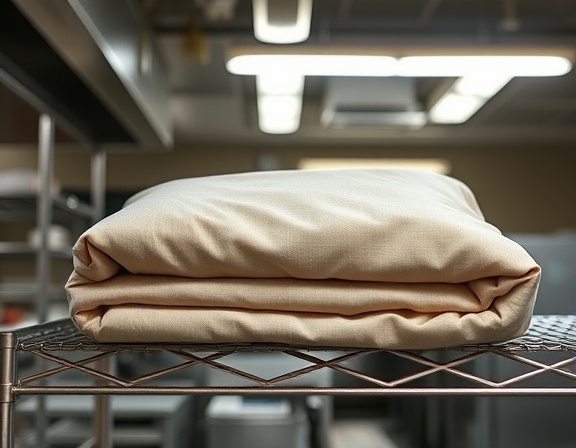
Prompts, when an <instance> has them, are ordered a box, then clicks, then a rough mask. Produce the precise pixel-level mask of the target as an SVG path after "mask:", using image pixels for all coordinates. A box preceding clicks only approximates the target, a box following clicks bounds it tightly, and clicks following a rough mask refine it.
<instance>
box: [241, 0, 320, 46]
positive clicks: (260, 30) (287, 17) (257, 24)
mask: <svg viewBox="0 0 576 448" xmlns="http://www.w3.org/2000/svg"><path fill="white" fill-rule="evenodd" d="M252 9H253V17H254V37H256V39H258V40H259V41H261V42H266V43H269V44H293V43H297V42H303V41H305V40H306V39H308V36H309V35H310V23H311V21H312V0H252Z"/></svg>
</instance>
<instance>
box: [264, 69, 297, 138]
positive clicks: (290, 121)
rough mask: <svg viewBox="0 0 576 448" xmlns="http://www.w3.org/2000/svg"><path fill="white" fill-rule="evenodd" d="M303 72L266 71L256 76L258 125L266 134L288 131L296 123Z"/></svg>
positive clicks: (286, 132) (292, 128)
mask: <svg viewBox="0 0 576 448" xmlns="http://www.w3.org/2000/svg"><path fill="white" fill-rule="evenodd" d="M303 90H304V76H301V75H294V74H292V73H285V72H281V71H279V72H275V73H273V72H269V73H266V74H263V75H258V76H257V77H256V92H257V94H258V126H259V127H260V130H261V131H262V132H266V133H267V134H291V133H293V132H296V130H298V127H299V126H300V114H301V112H302V91H303Z"/></svg>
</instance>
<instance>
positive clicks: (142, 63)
mask: <svg viewBox="0 0 576 448" xmlns="http://www.w3.org/2000/svg"><path fill="white" fill-rule="evenodd" d="M13 3H14V4H15V5H16V6H17V8H18V10H19V11H20V12H21V14H22V15H23V16H24V17H25V18H26V20H27V21H28V22H29V24H30V25H32V26H30V25H27V27H26V28H27V29H26V30H20V34H21V37H23V38H24V39H25V40H26V39H28V38H29V37H28V36H27V35H26V34H25V32H26V33H27V34H34V32H35V33H36V37H34V39H33V41H34V42H33V43H30V45H29V46H23V47H22V50H23V53H24V54H25V55H26V58H27V59H30V58H35V61H36V63H35V64H32V66H31V67H27V68H25V69H24V70H21V69H20V68H19V67H18V63H16V64H12V65H16V67H15V70H11V72H12V74H11V78H12V80H15V81H16V82H21V80H22V79H27V78H34V79H33V82H31V83H29V82H27V81H25V82H23V83H22V84H23V85H24V87H25V88H26V89H28V90H31V91H33V93H34V95H36V96H37V97H39V98H41V99H42V100H43V101H42V102H43V103H44V104H45V105H46V106H47V107H49V108H51V109H56V112H57V114H58V115H59V116H60V117H61V118H63V119H64V120H65V121H67V122H68V123H69V124H71V125H72V126H73V127H74V128H75V129H80V132H81V133H82V134H84V135H85V136H87V139H88V140H91V141H95V142H103V143H125V142H127V141H128V142H131V143H136V144H138V145H139V146H152V147H159V146H161V147H168V146H170V145H171V144H172V129H171V122H170V114H169V108H168V93H169V92H168V85H167V81H166V75H165V69H164V67H163V64H162V61H161V59H160V57H159V53H158V51H157V50H156V48H155V45H154V40H153V37H152V34H151V32H150V30H149V29H148V28H147V26H146V23H145V21H144V18H143V16H142V15H141V13H140V10H139V8H138V3H137V2H136V1H132V0H128V1H118V0H13ZM14 9H15V10H16V8H14ZM3 14H4V11H3ZM19 20H20V21H22V22H23V20H22V18H19ZM14 32H15V33H16V32H17V31H14ZM42 41H44V42H42ZM1 50H2V49H1V48H0V56H1V53H2V52H1ZM12 54H13V56H14V55H17V51H13V52H12ZM7 59H9V58H7ZM13 59H14V58H12V61H8V62H9V63H12V62H13ZM16 59H18V57H17V56H16ZM2 62H3V61H2V60H0V63H2ZM28 65H30V64H28ZM13 68H14V67H13ZM59 76H62V80H66V79H67V80H69V82H70V83H72V84H73V85H74V88H75V89H76V90H77V91H78V92H82V95H83V97H84V99H85V102H79V101H78V100H75V99H74V98H71V97H72V96H74V90H72V91H68V93H67V92H66V87H65V86H61V85H59V84H58V79H59ZM46 78H50V82H46V81H47V80H46ZM44 85H46V87H44ZM54 89H56V91H57V90H58V89H60V90H62V89H64V92H61V93H62V94H61V95H54V94H52V93H51V92H53V91H54ZM37 92H39V93H40V95H38V94H37ZM51 97H53V98H51ZM52 100H54V101H52ZM58 103H62V104H63V107H61V105H59V104H58ZM78 103H80V104H78ZM54 104H56V106H54ZM102 121H103V122H104V123H102ZM106 123H107V125H106ZM113 128H115V129H114V130H113V131H112V130H111V129H113Z"/></svg>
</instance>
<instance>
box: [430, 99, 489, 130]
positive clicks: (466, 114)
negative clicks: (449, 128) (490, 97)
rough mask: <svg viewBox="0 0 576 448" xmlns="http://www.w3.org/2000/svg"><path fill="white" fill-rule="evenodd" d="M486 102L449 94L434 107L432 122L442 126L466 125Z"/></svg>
mask: <svg viewBox="0 0 576 448" xmlns="http://www.w3.org/2000/svg"><path fill="white" fill-rule="evenodd" d="M484 102H485V100H484V99H483V98H481V97H478V96H466V95H458V94H457V93H448V94H446V95H444V96H443V97H442V98H440V100H438V101H437V102H436V104H434V106H432V108H431V109H430V113H429V116H430V120H432V121H433V122H434V123H442V124H457V123H464V122H465V121H466V120H468V119H469V118H470V117H471V116H472V115H474V114H475V113H476V111H477V110H478V109H480V108H481V107H482V105H483V104H484Z"/></svg>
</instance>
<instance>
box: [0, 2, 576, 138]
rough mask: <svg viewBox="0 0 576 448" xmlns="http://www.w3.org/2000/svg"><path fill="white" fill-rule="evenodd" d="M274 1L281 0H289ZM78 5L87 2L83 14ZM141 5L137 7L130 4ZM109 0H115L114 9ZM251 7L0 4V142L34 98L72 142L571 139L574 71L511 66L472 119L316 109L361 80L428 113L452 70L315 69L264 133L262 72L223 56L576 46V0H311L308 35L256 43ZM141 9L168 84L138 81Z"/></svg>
mask: <svg viewBox="0 0 576 448" xmlns="http://www.w3.org/2000/svg"><path fill="white" fill-rule="evenodd" d="M268 1H269V2H276V4H283V5H285V4H287V2H289V1H295V0H268ZM82 7H83V8H84V11H85V12H86V13H88V14H78V10H77V8H82ZM134 7H136V8H137V12H138V13H137V14H132V13H133V12H134V11H136V9H134ZM112 9H114V10H115V11H117V12H115V13H114V14H112V15H111V13H110V11H111V10H112ZM142 13H143V14H142ZM86 17H88V19H89V20H93V21H94V22H93V23H96V24H97V25H98V26H97V27H96V28H97V30H96V31H102V32H104V31H107V32H108V34H107V38H106V39H109V40H108V42H112V41H113V42H114V43H115V44H116V45H117V47H116V50H117V51H124V50H126V48H124V47H123V45H125V44H126V42H130V45H132V46H131V47H130V48H129V52H128V53H126V51H124V53H123V54H124V55H125V56H126V57H124V58H120V59H118V57H116V59H115V60H114V61H112V62H111V59H110V58H109V56H110V55H109V54H107V48H108V47H107V42H106V39H104V41H103V40H102V39H100V38H99V37H98V33H96V34H93V33H92V31H94V29H92V28H90V26H89V24H88V25H87V24H86V23H84V19H85V18H86ZM252 17H253V11H252V0H126V1H125V2H117V0H107V1H105V0H78V1H74V2H73V1H71V0H68V1H63V0H42V1H40V0H12V2H8V3H7V4H6V5H5V6H4V9H3V13H2V14H0V25H1V26H0V81H6V80H8V82H7V83H6V84H4V83H0V112H2V111H3V112H4V113H3V115H4V116H6V117H8V119H4V120H0V144H3V143H8V144H14V143H17V144H18V143H34V142H35V141H36V140H37V131H36V129H37V118H38V112H37V110H45V111H48V112H49V113H52V114H54V115H55V116H56V117H57V118H61V120H57V123H60V124H63V125H65V126H62V127H60V128H58V133H57V135H56V137H57V141H59V142H64V143H66V142H70V141H74V140H82V138H84V139H85V140H86V141H88V142H92V143H95V144H109V143H128V144H135V146H136V147H139V146H138V145H142V146H147V147H151V148H155V147H156V148H160V147H162V146H166V145H168V146H169V145H170V144H171V143H172V141H173V144H174V145H177V146H191V147H197V146H198V145H199V144H202V145H234V146H242V145H244V146H246V145H256V146H262V147H267V148H270V147H271V146H272V145H274V146H295V145H298V146H319V145H331V146H333V145H346V146H350V145H356V146H358V145H372V146H374V145H378V146H382V145H386V146H390V145H394V146H410V147H437V146H438V145H442V146H446V145H455V146H458V147H461V146H464V145H465V146H472V145H475V146H480V147H484V146H486V145H491V146H492V147H493V146H497V145H500V146H502V147H511V146H516V147H521V146H524V145H534V146H538V147H542V146H545V145H554V146H555V147H566V148H574V147H576V146H575V145H576V70H572V71H571V72H569V73H568V74H566V75H564V76H560V77H549V78H528V77H523V78H521V77H516V78H513V79H512V80H511V81H510V82H509V83H508V84H507V85H505V86H504V88H503V89H502V90H501V91H499V92H498V93H497V94H496V95H495V96H493V97H492V98H491V99H489V100H488V101H487V102H486V103H485V104H484V106H483V107H482V108H481V109H480V110H479V111H478V112H477V113H476V114H475V115H473V116H472V117H471V118H470V119H469V120H468V121H466V122H465V123H463V124H458V125H439V124H434V123H431V122H430V121H429V122H427V123H426V124H425V125H424V126H420V127H414V126H406V125H398V123H396V124H391V123H390V122H383V121H379V120H372V121H373V122H372V123H370V122H369V121H367V120H364V119H362V120H356V123H354V124H348V125H345V126H344V125H334V124H332V125H327V124H326V123H325V122H324V121H323V119H322V117H323V115H325V114H324V112H325V110H326V109H327V107H329V106H330V105H331V104H333V103H334V102H335V101H336V100H335V98H337V95H335V94H336V93H342V92H343V91H344V92H347V94H348V95H349V96H350V92H351V91H352V92H354V94H353V95H352V97H354V100H355V101H357V103H358V104H359V107H360V109H361V108H362V107H366V110H367V111H370V109H371V108H374V107H375V106H374V104H373V103H371V101H373V102H376V103H378V102H381V103H382V104H377V106H378V107H382V108H383V109H386V108H390V107H391V105H390V104H389V102H390V101H391V100H390V99H391V98H392V97H399V96H400V97H401V98H402V101H404V100H405V101H404V102H402V101H401V103H402V104H401V106H402V107H409V108H411V109H410V110H412V108H415V110H422V111H425V112H426V111H428V110H429V108H430V106H431V105H432V104H433V103H434V101H435V99H437V98H438V96H439V95H441V93H442V92H444V91H445V90H446V88H447V86H450V85H451V84H452V83H453V81H454V78H439V77H428V78H425V77H421V78H402V79H400V81H402V82H401V83H400V84H398V82H399V78H370V79H367V78H362V79H360V78H354V79H347V80H346V82H347V83H348V84H347V86H345V87H344V88H342V87H341V86H340V87H339V88H337V87H338V86H337V85H336V83H337V80H338V79H340V80H342V79H343V78H333V77H326V76H307V77H306V79H305V84H304V91H303V101H302V115H301V120H300V126H299V129H298V130H297V131H296V132H294V133H292V134H286V135H270V134H266V133H263V132H262V131H260V129H259V126H258V111H257V95H256V93H257V91H256V90H257V89H256V82H255V77H254V76H240V75H232V74H230V73H228V72H227V71H226V68H225V64H226V61H227V58H228V55H229V53H230V51H231V50H232V49H234V48H238V47H241V46H243V47H246V46H248V47H250V48H251V49H252V50H257V51H271V52H283V51H286V52H287V51H302V52H306V51H311V49H312V48H316V49H318V48H321V49H322V51H327V52H330V51H332V52H336V51H341V50H342V49H348V51H349V52H350V51H356V52H363V51H372V52H374V51H375V52H381V53H382V52H384V53H386V54H387V53H388V52H390V51H392V52H396V53H398V54H402V52H406V51H408V50H407V49H410V51H412V52H413V53H414V52H418V51H426V50H428V51H430V49H432V48H434V49H436V50H438V49H441V50H442V51H455V49H459V51H461V52H462V51H465V50H466V51H467V50H471V51H478V50H479V49H484V50H485V49H490V50H491V49H495V50H500V51H504V49H508V50H507V51H510V49H511V48H512V49H515V51H516V50H520V51H530V50H532V49H535V48H539V49H547V50H550V49H553V48H562V49H568V50H570V51H571V52H572V51H575V50H576V2H575V1H574V0H546V1H545V2H544V1H542V0H313V8H312V20H311V27H310V37H309V38H308V39H307V40H306V41H305V42H303V43H298V44H294V45H290V46H284V45H273V44H263V43H260V42H258V41H257V40H256V39H255V37H254V31H253V19H252ZM141 18H144V19H145V20H146V21H147V22H148V24H149V25H150V26H149V28H150V29H151V31H152V36H153V37H154V39H155V42H156V47H157V50H158V54H159V55H160V58H159V59H160V60H162V61H163V65H164V66H165V69H166V72H167V83H168V86H167V88H166V86H165V82H164V81H163V77H164V74H163V73H162V74H161V75H162V76H161V77H159V78H153V79H152V80H151V81H150V80H148V81H149V82H148V85H139V84H138V82H139V80H138V79H137V78H138V76H139V75H138V73H139V72H138V70H139V69H140V68H139V67H137V65H138V64H134V63H132V60H134V59H135V58H137V53H138V50H137V48H138V47H137V46H138V45H139V44H138V42H140V40H139V38H138V35H139V34H138V33H139V28H138V27H139V26H140V23H141V22H140V19H141ZM112 19H113V20H112ZM63 24H65V25H63ZM351 49H352V50H351ZM140 51H141V49H140ZM118 54H119V53H118ZM116 56H117V55H116ZM155 60H157V59H155ZM118 62H119V64H117V65H116V66H114V65H115V64H116V63H118ZM110 66H112V69H113V70H110ZM130 67H131V68H132V69H133V70H135V71H134V72H133V73H130V76H129V77H128V78H126V77H125V78H124V80H126V79H128V83H126V82H124V85H121V84H122V81H121V80H122V73H123V70H127V69H128V68H130ZM338 82H339V81H338ZM348 86H350V88H348ZM14 87H16V88H15V90H14ZM11 89H12V90H14V91H11ZM20 92H27V93H31V94H32V95H27V96H26V95H25V98H26V99H28V100H29V101H27V102H25V103H21V102H20V101H19V98H18V93H20ZM357 92H361V95H360V93H358V94H357ZM145 95H148V96H147V97H144V96H145ZM166 95H167V98H168V101H167V102H166V101H165V99H166ZM402 95H403V96H402ZM372 97H373V98H372ZM30 99H32V100H30ZM166 103H167V104H168V110H166V107H165V106H166ZM378 107H376V108H378ZM393 107H398V105H397V104H394V105H393ZM368 115H370V116H371V117H374V114H368ZM168 116H170V119H171V121H172V128H173V134H174V135H173V136H172V135H171V134H172V132H171V128H170V125H169V123H168V122H169V121H170V119H168V118H167V117H168Z"/></svg>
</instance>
